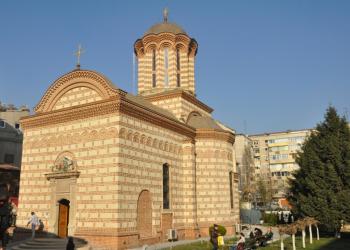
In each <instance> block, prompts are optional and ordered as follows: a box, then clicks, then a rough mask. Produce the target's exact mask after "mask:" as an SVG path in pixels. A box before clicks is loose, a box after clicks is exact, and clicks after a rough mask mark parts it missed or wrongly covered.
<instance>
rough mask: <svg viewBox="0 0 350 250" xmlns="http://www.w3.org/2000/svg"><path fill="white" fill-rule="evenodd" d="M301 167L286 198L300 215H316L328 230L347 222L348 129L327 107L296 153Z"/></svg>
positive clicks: (349, 201)
mask: <svg viewBox="0 0 350 250" xmlns="http://www.w3.org/2000/svg"><path fill="white" fill-rule="evenodd" d="M296 162H297V163H298V165H299V166H300V169H299V170H298V171H297V172H296V173H295V174H294V177H295V179H293V180H291V185H290V196H289V198H288V199H289V201H290V203H291V204H292V207H293V212H294V213H296V215H297V216H299V217H305V216H310V217H315V218H316V219H317V220H319V221H320V222H321V224H322V225H323V226H324V227H325V228H326V229H327V230H330V231H337V230H339V226H340V221H341V220H344V221H346V222H348V223H350V130H349V126H348V123H347V120H346V119H345V117H342V118H341V117H339V115H338V114H337V111H336V110H335V108H333V107H329V108H328V109H327V112H326V114H325V120H324V121H323V122H322V123H320V124H318V125H317V127H316V130H315V131H313V132H312V133H311V135H310V136H309V138H308V139H307V140H306V141H305V143H304V145H303V146H302V151H301V152H299V153H298V154H297V157H296Z"/></svg>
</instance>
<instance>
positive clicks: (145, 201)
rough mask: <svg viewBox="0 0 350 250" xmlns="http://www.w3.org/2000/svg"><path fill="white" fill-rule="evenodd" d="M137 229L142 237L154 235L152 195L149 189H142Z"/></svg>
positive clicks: (139, 199)
mask: <svg viewBox="0 0 350 250" xmlns="http://www.w3.org/2000/svg"><path fill="white" fill-rule="evenodd" d="M137 231H138V232H139V235H140V238H146V237H150V236H152V197H151V193H150V191H148V190H142V191H141V193H140V195H139V198H138V200H137Z"/></svg>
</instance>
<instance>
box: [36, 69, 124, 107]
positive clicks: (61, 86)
mask: <svg viewBox="0 0 350 250" xmlns="http://www.w3.org/2000/svg"><path fill="white" fill-rule="evenodd" d="M77 87H87V88H90V89H92V90H94V91H96V92H97V93H98V94H99V95H100V96H101V97H102V99H108V98H110V97H112V96H115V95H117V94H119V95H123V94H124V95H125V94H126V92H124V91H122V90H120V89H117V88H115V87H114V86H113V84H112V83H111V81H110V80H108V79H107V78H106V77H105V76H103V75H101V74H100V73H97V72H94V71H90V70H75V71H71V72H69V73H68V74H65V75H63V76H61V77H60V78H58V79H57V80H56V81H54V82H53V84H51V86H50V87H49V88H48V90H47V91H46V93H45V94H44V96H43V97H42V98H41V100H40V102H39V103H38V105H37V106H36V107H35V108H34V110H35V112H37V113H43V112H48V111H51V110H52V109H53V107H54V105H55V104H56V102H57V101H58V100H59V99H60V97H62V96H63V95H64V94H65V93H67V92H68V91H69V90H71V89H73V88H77Z"/></svg>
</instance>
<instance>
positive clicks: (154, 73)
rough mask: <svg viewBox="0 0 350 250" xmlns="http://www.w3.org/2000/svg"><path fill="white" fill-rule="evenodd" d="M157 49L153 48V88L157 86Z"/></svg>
mask: <svg viewBox="0 0 350 250" xmlns="http://www.w3.org/2000/svg"><path fill="white" fill-rule="evenodd" d="M156 65H157V64H156V50H155V49H153V50H152V86H153V88H154V87H156V86H157V83H156Z"/></svg>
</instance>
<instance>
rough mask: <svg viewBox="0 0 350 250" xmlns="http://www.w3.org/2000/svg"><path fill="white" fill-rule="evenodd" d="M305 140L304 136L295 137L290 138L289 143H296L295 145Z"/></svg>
mask: <svg viewBox="0 0 350 250" xmlns="http://www.w3.org/2000/svg"><path fill="white" fill-rule="evenodd" d="M304 140H305V137H304V136H295V137H290V138H289V141H290V142H294V143H303V142H304Z"/></svg>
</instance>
